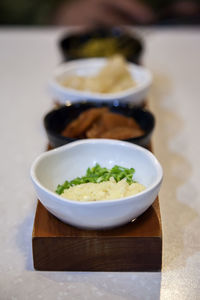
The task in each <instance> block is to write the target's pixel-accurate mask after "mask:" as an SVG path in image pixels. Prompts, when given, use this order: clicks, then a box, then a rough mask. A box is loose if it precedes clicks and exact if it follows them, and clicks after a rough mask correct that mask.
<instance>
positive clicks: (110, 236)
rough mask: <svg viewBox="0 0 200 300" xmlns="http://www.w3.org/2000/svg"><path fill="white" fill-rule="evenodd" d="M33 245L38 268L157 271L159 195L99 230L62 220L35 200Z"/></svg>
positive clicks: (159, 268)
mask: <svg viewBox="0 0 200 300" xmlns="http://www.w3.org/2000/svg"><path fill="white" fill-rule="evenodd" d="M32 246H33V261H34V267H35V269H36V270H41V271H160V270H161V263H162V230H161V220H160V209H159V201H158V198H157V199H156V200H155V202H154V204H153V205H152V206H151V207H150V208H149V209H148V210H147V211H146V212H145V213H144V214H143V215H141V216H140V217H139V218H137V219H136V220H135V221H134V222H131V223H129V224H127V225H125V226H122V227H120V228H116V229H112V230H101V231H91V230H81V229H77V228H75V227H72V226H70V225H68V224H64V223H63V222H61V221H59V220H58V219H57V218H56V217H54V216H53V215H52V214H51V213H49V212H48V211H47V210H46V209H45V207H44V206H43V205H42V204H41V203H40V201H38V205H37V210H36V215H35V221H34V228H33V234H32Z"/></svg>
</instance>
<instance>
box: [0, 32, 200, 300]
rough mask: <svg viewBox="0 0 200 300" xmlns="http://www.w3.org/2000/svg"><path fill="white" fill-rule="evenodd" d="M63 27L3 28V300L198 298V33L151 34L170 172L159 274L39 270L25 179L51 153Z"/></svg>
mask: <svg viewBox="0 0 200 300" xmlns="http://www.w3.org/2000/svg"><path fill="white" fill-rule="evenodd" d="M61 33H62V30H57V29H54V28H52V29H29V30H28V29H1V30H0V101H1V108H0V128H1V137H0V141H1V164H0V176H1V177H0V178H1V185H0V192H1V197H0V203H1V217H0V228H1V230H0V299H2V300H8V299H9V300H17V299H19V300H24V299H29V300H32V299H34V300H36V299H49V300H51V299H52V300H56V299H58V300H62V299H81V300H84V299H89V300H90V299H92V300H95V299H104V300H107V299H116V300H122V299H139V300H142V299H145V300H146V299H152V300H156V299H167V300H171V299H181V300H186V299H187V300H188V299H192V300H195V299H200V218H199V214H200V184H199V179H200V159H199V156H200V135H199V125H200V122H199V119H200V115H199V113H200V29H198V28H190V29H170V28H168V29H166V28H165V29H159V28H157V29H155V28H154V29H153V28H152V29H149V30H145V32H144V34H143V33H142V34H143V35H144V38H145V42H146V51H145V53H144V56H143V62H144V65H145V66H147V67H149V68H150V70H151V71H152V72H153V74H154V84H153V87H152V90H151V92H150V95H149V104H150V108H151V110H152V111H153V112H154V114H155V116H156V120H157V122H156V129H155V132H154V136H153V144H154V152H155V154H156V156H157V157H158V159H159V160H160V162H161V163H162V165H163V168H164V174H165V176H164V182H163V185H162V189H161V192H160V205H161V216H162V226H163V268H162V272H161V273H159V272H158V273H110V272H108V273H104V272H38V271H35V270H34V269H33V263H32V252H31V234H32V226H33V218H34V212H35V207H36V196H35V192H34V190H33V187H32V183H31V181H30V177H29V169H30V165H31V163H32V161H33V160H34V158H35V157H36V156H37V155H38V154H40V153H41V152H43V151H44V150H45V147H46V145H47V138H46V135H45V131H44V128H43V124H42V119H43V116H44V114H45V113H46V112H48V111H49V110H50V109H51V108H52V99H50V98H49V96H48V95H47V92H46V85H47V81H48V78H49V76H50V75H51V73H52V71H53V70H54V67H56V65H57V64H58V63H59V62H60V61H61V55H60V52H59V50H58V47H57V41H58V39H59V37H60V36H61Z"/></svg>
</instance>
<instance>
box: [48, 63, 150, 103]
mask: <svg viewBox="0 0 200 300" xmlns="http://www.w3.org/2000/svg"><path fill="white" fill-rule="evenodd" d="M106 62H107V59H106V58H89V59H77V60H74V61H70V62H67V63H64V64H61V65H59V66H58V67H57V68H56V70H55V71H54V73H53V76H52V78H51V79H50V81H49V84H48V89H49V93H50V95H51V97H53V98H54V99H55V100H56V101H57V102H59V103H60V104H65V103H66V102H69V101H70V102H79V101H84V100H85V99H87V100H89V101H91V102H97V101H98V102H102V101H104V102H113V101H114V100H116V99H117V100H118V101H121V102H131V103H133V104H135V105H140V104H141V103H143V102H144V100H145V98H146V95H147V93H148V91H149V89H150V86H151V83H152V75H151V72H150V71H149V70H148V69H146V68H144V67H142V66H138V65H136V64H133V63H128V69H129V71H130V74H131V76H132V77H133V79H134V81H135V82H136V86H134V87H132V88H129V89H127V90H124V91H121V92H116V93H106V94H104V93H95V92H90V91H80V90H75V89H72V88H68V87H64V86H63V85H62V84H61V83H60V82H61V81H62V80H63V79H64V78H66V77H67V76H69V75H74V74H77V75H79V76H80V75H81V76H93V75H95V74H97V73H98V72H99V71H100V69H101V68H102V67H103V66H105V65H106Z"/></svg>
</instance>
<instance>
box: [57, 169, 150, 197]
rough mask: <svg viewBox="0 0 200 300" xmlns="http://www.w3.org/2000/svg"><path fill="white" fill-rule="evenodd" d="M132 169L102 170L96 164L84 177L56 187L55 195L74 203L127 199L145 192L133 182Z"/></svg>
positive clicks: (133, 171)
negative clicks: (74, 201)
mask: <svg viewBox="0 0 200 300" xmlns="http://www.w3.org/2000/svg"><path fill="white" fill-rule="evenodd" d="M134 173H135V170H134V169H133V168H130V169H128V168H124V167H121V166H117V165H116V166H114V167H113V168H112V169H110V170H109V169H107V168H102V167H101V166H100V165H99V164H96V165H95V166H94V167H93V168H88V169H87V172H86V175H85V176H83V177H77V178H75V179H73V180H71V181H65V182H64V184H62V185H58V187H57V189H56V193H58V194H59V195H61V196H62V197H64V198H67V199H71V200H76V201H99V200H111V199H120V198H123V197H128V196H131V195H134V194H137V193H140V192H142V191H143V190H145V187H144V186H143V185H142V184H140V183H138V182H136V181H134V180H133V174H134Z"/></svg>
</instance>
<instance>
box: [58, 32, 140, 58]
mask: <svg viewBox="0 0 200 300" xmlns="http://www.w3.org/2000/svg"><path fill="white" fill-rule="evenodd" d="M59 48H60V50H61V52H62V55H63V58H64V60H65V61H68V60H73V59H79V58H91V57H108V56H112V55H115V54H121V55H123V56H124V57H125V58H126V59H127V60H128V61H130V62H133V63H140V59H141V55H142V52H143V49H144V45H143V42H142V41H141V38H139V37H138V36H137V35H136V34H133V33H130V32H129V31H128V30H127V29H126V30H125V29H124V28H123V29H122V28H119V27H114V28H97V29H94V30H90V31H86V32H80V33H78V32H76V33H71V34H68V35H65V36H63V37H62V39H61V40H60V42H59Z"/></svg>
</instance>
